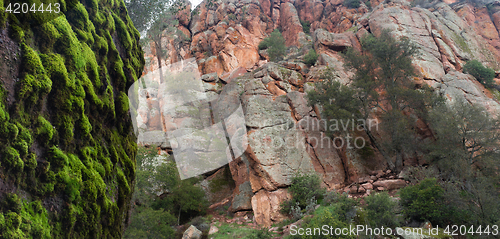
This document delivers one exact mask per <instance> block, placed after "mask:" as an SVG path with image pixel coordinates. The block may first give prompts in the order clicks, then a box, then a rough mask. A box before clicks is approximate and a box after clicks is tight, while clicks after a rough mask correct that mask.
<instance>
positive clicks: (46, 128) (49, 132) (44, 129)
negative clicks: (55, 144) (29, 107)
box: [36, 116, 54, 142]
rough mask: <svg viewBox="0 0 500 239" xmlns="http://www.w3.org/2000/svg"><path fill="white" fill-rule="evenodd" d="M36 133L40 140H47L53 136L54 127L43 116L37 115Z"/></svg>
mask: <svg viewBox="0 0 500 239" xmlns="http://www.w3.org/2000/svg"><path fill="white" fill-rule="evenodd" d="M36 134H37V135H38V137H40V139H41V140H43V141H45V142H48V141H50V140H51V139H52V136H54V127H53V126H52V124H50V122H49V121H48V120H46V119H45V118H44V117H43V116H38V127H37V131H36Z"/></svg>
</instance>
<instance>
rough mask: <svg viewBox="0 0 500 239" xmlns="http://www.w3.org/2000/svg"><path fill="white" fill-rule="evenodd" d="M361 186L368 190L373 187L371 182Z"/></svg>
mask: <svg viewBox="0 0 500 239" xmlns="http://www.w3.org/2000/svg"><path fill="white" fill-rule="evenodd" d="M361 187H363V188H365V189H368V190H371V189H373V185H372V184H371V183H365V184H361Z"/></svg>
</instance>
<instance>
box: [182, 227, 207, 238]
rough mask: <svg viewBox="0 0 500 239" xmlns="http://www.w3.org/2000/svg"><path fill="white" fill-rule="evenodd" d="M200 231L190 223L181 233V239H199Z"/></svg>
mask: <svg viewBox="0 0 500 239" xmlns="http://www.w3.org/2000/svg"><path fill="white" fill-rule="evenodd" d="M201 234H202V233H201V231H200V230H198V228H196V227H195V226H193V225H191V226H190V227H189V228H188V229H187V230H186V231H185V232H184V234H182V239H200V238H201Z"/></svg>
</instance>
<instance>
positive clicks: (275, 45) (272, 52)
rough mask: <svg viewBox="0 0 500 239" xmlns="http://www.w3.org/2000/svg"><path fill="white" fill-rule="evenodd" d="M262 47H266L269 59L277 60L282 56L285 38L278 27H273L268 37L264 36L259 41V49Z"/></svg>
mask: <svg viewBox="0 0 500 239" xmlns="http://www.w3.org/2000/svg"><path fill="white" fill-rule="evenodd" d="M264 49H267V53H268V54H269V59H270V60H271V61H278V60H281V59H282V58H283V56H284V55H285V52H286V45H285V39H284V38H283V35H281V32H280V31H279V30H278V29H274V31H273V32H272V33H271V35H270V36H269V37H266V38H264V40H262V41H261V42H260V43H259V50H264Z"/></svg>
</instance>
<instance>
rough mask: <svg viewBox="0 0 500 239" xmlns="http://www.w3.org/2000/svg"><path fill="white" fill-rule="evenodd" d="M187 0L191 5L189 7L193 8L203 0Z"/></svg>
mask: <svg viewBox="0 0 500 239" xmlns="http://www.w3.org/2000/svg"><path fill="white" fill-rule="evenodd" d="M189 1H191V5H192V7H191V9H194V8H195V7H196V6H198V4H200V3H201V1H203V0H189Z"/></svg>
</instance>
